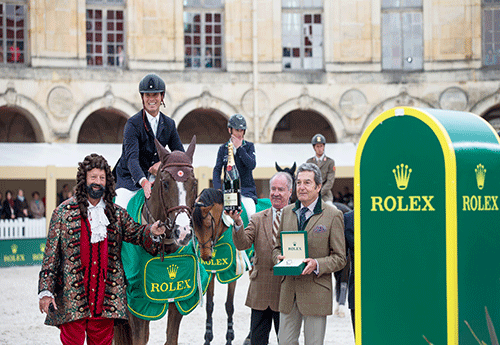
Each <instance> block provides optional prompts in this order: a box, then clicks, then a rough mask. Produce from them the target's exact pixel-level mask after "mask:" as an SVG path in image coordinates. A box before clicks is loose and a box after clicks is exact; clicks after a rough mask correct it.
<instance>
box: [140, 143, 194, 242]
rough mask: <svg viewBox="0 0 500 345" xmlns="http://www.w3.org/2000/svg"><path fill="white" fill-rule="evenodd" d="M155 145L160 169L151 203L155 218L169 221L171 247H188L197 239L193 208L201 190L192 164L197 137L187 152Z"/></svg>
mask: <svg viewBox="0 0 500 345" xmlns="http://www.w3.org/2000/svg"><path fill="white" fill-rule="evenodd" d="M155 144H156V150H157V151H158V155H159V158H160V167H159V169H158V173H157V176H156V180H155V183H154V185H153V189H152V191H151V198H150V201H149V204H150V206H149V208H150V209H151V215H152V217H153V218H154V219H156V220H158V219H159V220H161V221H164V222H165V224H166V226H167V240H166V241H165V243H166V244H171V241H172V240H173V241H174V242H175V243H176V244H178V245H181V246H185V245H187V244H188V243H189V241H190V240H191V238H192V237H193V228H192V226H191V217H192V211H193V210H192V206H193V204H194V200H195V198H196V194H197V189H198V184H197V181H196V179H195V177H194V171H193V165H192V163H193V154H194V149H195V147H196V136H193V139H192V140H191V143H190V144H189V147H188V149H187V151H186V152H182V151H173V152H169V151H168V150H167V149H166V148H165V147H163V145H161V144H160V143H159V142H158V140H156V139H155ZM168 237H170V242H169V240H168Z"/></svg>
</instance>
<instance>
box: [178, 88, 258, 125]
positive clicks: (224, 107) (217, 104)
mask: <svg viewBox="0 0 500 345" xmlns="http://www.w3.org/2000/svg"><path fill="white" fill-rule="evenodd" d="M196 109H213V110H216V111H217V112H219V113H221V114H222V115H223V116H224V117H225V118H226V119H229V117H230V116H231V115H233V114H235V113H237V112H238V110H237V109H236V107H234V106H233V105H231V104H230V103H228V102H227V101H225V100H223V99H221V98H218V97H214V96H212V95H211V94H210V92H208V91H204V92H203V93H202V94H201V95H200V96H198V97H193V98H190V99H187V100H186V101H185V102H184V103H182V104H181V105H179V106H178V107H177V109H175V110H174V112H173V113H172V119H174V120H175V122H176V124H177V125H178V124H179V123H180V122H181V121H182V119H183V118H184V117H185V116H186V115H187V114H189V113H190V112H192V111H193V110H196ZM248 120H249V119H247V126H248V131H252V129H253V128H252V125H253V124H252V121H248Z"/></svg>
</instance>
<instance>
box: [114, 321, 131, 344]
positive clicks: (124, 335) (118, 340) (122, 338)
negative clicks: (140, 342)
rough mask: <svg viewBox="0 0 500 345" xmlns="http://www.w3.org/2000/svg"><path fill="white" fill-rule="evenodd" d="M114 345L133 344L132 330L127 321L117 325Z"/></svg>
mask: <svg viewBox="0 0 500 345" xmlns="http://www.w3.org/2000/svg"><path fill="white" fill-rule="evenodd" d="M113 345H132V330H131V329H130V325H129V323H128V322H127V321H123V322H121V323H118V324H116V325H115V327H114V334H113Z"/></svg>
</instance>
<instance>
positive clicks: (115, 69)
mask: <svg viewBox="0 0 500 345" xmlns="http://www.w3.org/2000/svg"><path fill="white" fill-rule="evenodd" d="M0 12H1V13H0V29H1V35H0V48H1V61H0V141H3V142H50V143H56V142H61V143H120V142H121V140H122V132H123V126H124V124H125V122H126V119H127V118H128V117H130V116H132V115H133V114H135V113H136V112H137V111H139V110H140V109H141V107H142V105H141V100H140V97H139V93H138V83H139V81H140V79H141V78H142V77H143V76H144V75H145V74H147V73H150V72H155V73H157V74H159V75H160V76H161V77H162V78H163V79H164V80H165V82H166V84H167V92H166V97H165V105H166V107H165V108H162V111H163V112H164V113H166V114H167V115H169V116H171V117H172V118H173V119H174V120H175V121H176V123H177V126H178V129H179V133H180V135H181V139H182V141H183V142H186V143H187V142H189V140H190V138H191V136H192V135H193V134H196V135H197V136H198V142H199V143H221V142H223V141H224V140H227V131H226V129H225V128H226V122H227V118H228V117H229V116H231V115H232V114H234V113H237V112H238V113H242V114H243V115H244V116H245V117H246V118H247V122H248V127H249V128H248V131H247V138H248V139H249V140H252V141H254V142H258V143H299V142H309V141H310V139H311V137H312V136H313V135H314V134H315V133H323V134H324V135H325V136H326V138H327V141H328V142H329V143H335V142H353V143H357V141H358V140H359V138H360V136H361V134H362V133H363V131H364V129H365V128H366V127H367V126H368V124H369V123H370V121H371V120H372V119H373V118H374V117H375V116H377V115H378V114H380V113H381V112H383V111H384V110H387V109H389V108H392V107H394V106H398V105H407V106H416V107H431V108H441V109H453V110H463V111H470V112H473V113H475V114H477V115H479V116H482V117H484V118H485V119H486V120H487V121H490V123H491V124H492V125H493V126H494V127H495V128H496V129H497V130H498V129H500V118H498V116H499V114H500V112H499V111H498V109H499V108H498V107H499V99H500V88H499V87H500V83H499V81H498V80H499V78H500V70H499V69H498V67H499V66H500V1H498V0H349V1H344V0H281V1H268V0H184V1H182V0H147V1H144V0H87V1H86V0H53V1H44V0H0ZM497 23H498V24H497ZM311 153H312V151H311Z"/></svg>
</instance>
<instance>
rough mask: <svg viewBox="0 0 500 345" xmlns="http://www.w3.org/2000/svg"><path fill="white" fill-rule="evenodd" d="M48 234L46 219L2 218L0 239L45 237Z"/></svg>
mask: <svg viewBox="0 0 500 345" xmlns="http://www.w3.org/2000/svg"><path fill="white" fill-rule="evenodd" d="M46 236H47V226H46V219H45V217H44V218H40V219H30V218H17V219H0V240H10V239H15V238H43V237H46Z"/></svg>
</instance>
